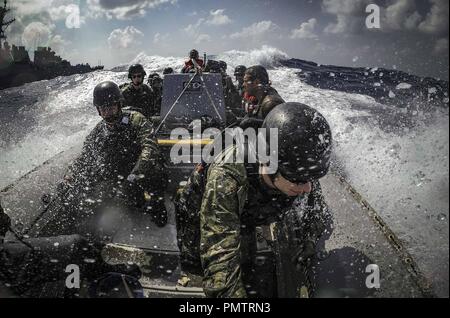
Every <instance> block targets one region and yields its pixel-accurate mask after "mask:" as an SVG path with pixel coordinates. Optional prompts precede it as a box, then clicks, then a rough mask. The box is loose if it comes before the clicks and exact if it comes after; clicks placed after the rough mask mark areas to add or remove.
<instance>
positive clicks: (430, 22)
mask: <svg viewBox="0 0 450 318" xmlns="http://www.w3.org/2000/svg"><path fill="white" fill-rule="evenodd" d="M430 2H431V3H432V6H431V10H430V12H429V13H428V14H427V16H426V18H425V20H424V21H422V23H420V25H419V29H420V30H421V31H422V32H426V33H432V34H441V33H447V34H448V27H449V25H448V12H449V1H448V0H430Z"/></svg>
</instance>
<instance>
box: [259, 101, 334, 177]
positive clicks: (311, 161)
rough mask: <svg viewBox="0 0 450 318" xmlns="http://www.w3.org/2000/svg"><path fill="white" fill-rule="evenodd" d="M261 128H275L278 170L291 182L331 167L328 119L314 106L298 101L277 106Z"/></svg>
mask: <svg viewBox="0 0 450 318" xmlns="http://www.w3.org/2000/svg"><path fill="white" fill-rule="evenodd" d="M263 128H266V129H267V130H268V133H267V139H269V138H270V137H269V132H270V130H269V129H271V128H275V129H278V145H279V149H278V162H279V164H278V173H279V174H281V176H283V177H284V178H286V179H287V180H289V181H291V182H293V183H307V182H309V181H312V180H318V179H320V178H322V177H324V176H325V175H326V174H327V173H328V170H329V168H330V159H331V153H332V143H333V139H332V133H331V129H330V126H329V125H328V122H327V120H326V119H325V118H324V117H323V116H322V115H321V114H320V113H319V112H318V111H317V110H315V109H314V108H311V107H309V106H306V105H304V104H300V103H285V104H281V105H279V106H277V107H276V108H274V110H272V111H271V112H270V113H269V115H268V116H267V117H266V119H265V121H264V123H263Z"/></svg>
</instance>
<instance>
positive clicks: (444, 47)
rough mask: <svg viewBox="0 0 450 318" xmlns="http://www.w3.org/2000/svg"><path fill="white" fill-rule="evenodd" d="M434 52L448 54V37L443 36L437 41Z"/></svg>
mask: <svg viewBox="0 0 450 318" xmlns="http://www.w3.org/2000/svg"><path fill="white" fill-rule="evenodd" d="M434 53H435V54H437V55H440V54H446V53H447V54H448V38H443V39H439V40H437V41H436V44H435V46H434Z"/></svg>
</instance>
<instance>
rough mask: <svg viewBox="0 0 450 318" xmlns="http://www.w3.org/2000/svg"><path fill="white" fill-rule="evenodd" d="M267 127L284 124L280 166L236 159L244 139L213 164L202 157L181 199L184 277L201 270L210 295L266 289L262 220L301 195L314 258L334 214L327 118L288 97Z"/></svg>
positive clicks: (299, 258) (307, 244)
mask: <svg viewBox="0 0 450 318" xmlns="http://www.w3.org/2000/svg"><path fill="white" fill-rule="evenodd" d="M262 127H263V128H265V129H267V130H268V131H270V129H278V134H279V139H278V145H279V148H278V149H273V151H275V152H277V153H278V170H277V171H276V172H275V171H269V170H268V166H266V165H260V164H259V163H256V164H251V163H234V161H233V158H235V157H237V156H238V154H237V152H238V151H239V147H237V146H231V147H229V148H227V149H225V150H224V151H223V152H222V153H221V154H220V155H219V156H218V157H216V158H215V160H214V162H213V163H212V164H210V165H206V164H202V165H199V166H198V167H197V169H196V170H195V171H194V173H193V174H192V175H191V177H190V179H189V180H188V182H187V184H186V185H185V187H183V188H182V189H180V191H179V192H178V196H177V198H176V201H175V203H176V212H177V231H178V232H177V233H178V244H179V248H180V251H181V265H182V271H183V275H182V277H181V279H180V281H179V284H181V285H183V286H186V285H188V284H189V280H190V276H191V274H192V275H201V276H202V277H203V288H204V292H205V293H206V295H207V297H219V298H222V297H223V298H241V297H249V296H252V295H257V296H258V295H260V294H259V292H260V291H258V290H255V289H256V287H255V286H256V285H254V284H252V282H251V279H250V277H251V276H252V269H253V268H254V266H253V264H254V261H255V254H256V239H255V236H256V235H255V227H257V226H262V225H268V224H271V223H273V222H276V221H278V220H280V218H282V216H283V215H284V213H285V212H286V211H289V210H290V209H291V208H292V205H293V203H294V201H295V200H301V204H300V206H301V207H302V211H301V214H302V215H303V219H304V221H305V224H306V226H305V228H304V229H302V230H299V233H300V234H299V235H300V236H299V238H298V239H299V242H300V244H299V249H298V251H296V253H295V258H294V259H295V261H296V262H298V264H301V265H302V266H307V264H308V263H309V262H310V261H311V259H312V258H313V257H314V255H315V247H316V244H317V243H318V240H319V238H320V237H321V235H322V233H323V232H324V230H325V227H326V224H327V221H328V219H329V212H328V209H327V207H326V204H325V202H324V200H323V196H322V191H321V186H320V183H319V179H320V178H322V177H324V176H325V175H326V174H327V172H328V170H329V166H330V156H331V152H332V135H331V131H330V127H329V125H328V123H327V121H326V120H325V118H324V117H323V116H322V115H321V114H320V113H319V112H318V111H316V110H315V109H313V108H311V107H308V106H306V105H303V104H299V103H286V104H282V105H279V106H278V107H277V108H276V109H274V110H273V111H272V112H270V113H269V115H268V116H267V118H266V119H265V121H264V124H263V126H262ZM268 138H269V134H268V135H267V139H268ZM269 149H270V148H269ZM270 150H271V151H272V149H270ZM247 161H248V160H247ZM267 292H268V291H266V296H267ZM269 292H270V291H269ZM271 292H273V293H270V295H269V296H273V295H275V294H276V293H275V292H274V291H271Z"/></svg>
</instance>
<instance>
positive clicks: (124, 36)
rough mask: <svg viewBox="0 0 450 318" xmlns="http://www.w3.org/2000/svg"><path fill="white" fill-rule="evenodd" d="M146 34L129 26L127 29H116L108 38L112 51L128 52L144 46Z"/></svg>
mask: <svg viewBox="0 0 450 318" xmlns="http://www.w3.org/2000/svg"><path fill="white" fill-rule="evenodd" d="M143 37H144V33H142V32H141V31H139V30H138V29H136V28H135V27H134V26H127V27H126V28H125V29H115V30H114V31H112V32H111V34H110V35H109V38H108V44H109V47H110V48H111V49H118V50H128V49H134V48H136V47H138V46H139V45H141V44H142V42H141V39H142V38H143Z"/></svg>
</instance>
